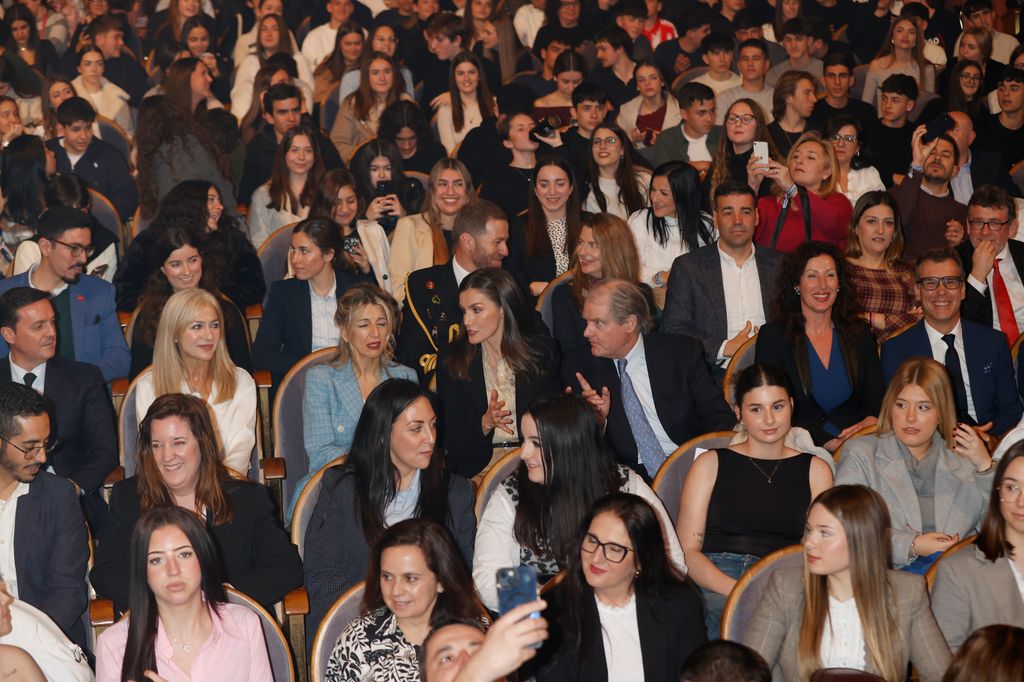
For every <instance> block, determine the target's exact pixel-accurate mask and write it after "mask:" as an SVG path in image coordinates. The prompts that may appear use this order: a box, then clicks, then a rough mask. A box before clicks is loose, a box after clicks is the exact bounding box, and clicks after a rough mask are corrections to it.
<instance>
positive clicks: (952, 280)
mask: <svg viewBox="0 0 1024 682" xmlns="http://www.w3.org/2000/svg"><path fill="white" fill-rule="evenodd" d="M940 282H941V283H942V286H943V287H945V288H946V289H959V288H960V287H962V286H963V285H964V280H963V278H962V277H960V276H959V275H949V276H948V277H921V278H920V279H918V280H917V283H918V284H919V285H921V288H922V289H924V290H925V291H935V290H936V289H938V288H939V283H940Z"/></svg>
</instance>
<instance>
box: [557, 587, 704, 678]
mask: <svg viewBox="0 0 1024 682" xmlns="http://www.w3.org/2000/svg"><path fill="white" fill-rule="evenodd" d="M560 593H564V589H562V588H556V589H555V590H553V591H552V593H551V594H550V595H548V596H546V597H545V599H547V600H548V602H549V603H550V604H552V605H553V608H551V609H549V612H550V613H552V614H558V613H561V612H562V609H559V608H557V605H558V602H559V600H560V599H564V598H566V597H567V595H564V594H560ZM594 608H595V610H596V606H595V607H594ZM594 615H595V617H596V615H597V614H594ZM636 621H637V629H638V630H639V635H640V654H641V657H642V659H643V666H644V669H643V674H644V680H645V682H678V680H679V672H680V670H681V669H682V667H683V663H685V662H686V659H687V658H688V657H689V655H690V654H691V653H693V651H694V650H695V649H696V648H697V647H699V646H701V645H702V644H704V643H705V642H706V641H707V634H706V632H705V629H704V606H703V603H702V600H701V597H700V595H699V594H698V593H697V589H696V588H695V587H693V586H692V585H691V584H690V583H683V584H680V585H674V586H672V587H670V588H669V589H667V590H666V591H664V592H663V593H662V594H659V595H657V596H654V595H649V594H646V593H645V592H642V591H637V593H636ZM566 625H568V626H569V627H578V624H575V623H573V624H562V623H561V622H559V621H558V616H554V623H553V624H552V629H551V633H552V634H551V639H550V640H549V641H548V643H547V644H545V645H544V649H543V650H542V651H541V653H540V656H539V658H540V662H539V663H538V665H540V666H542V669H541V670H540V672H539V673H538V674H537V680H538V682H576V681H577V680H578V681H579V682H609V680H608V664H607V660H606V655H605V651H604V641H603V637H602V636H601V634H600V632H598V633H597V635H596V636H595V637H593V638H592V639H591V641H590V642H589V643H588V644H589V646H588V648H587V655H586V656H585V657H584V659H583V661H582V662H578V661H577V651H576V649H575V648H571V650H570V647H567V646H565V645H564V642H565V638H566V630H565V627H566ZM611 682H618V681H615V680H613V681H611Z"/></svg>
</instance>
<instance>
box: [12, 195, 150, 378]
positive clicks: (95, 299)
mask: <svg viewBox="0 0 1024 682" xmlns="http://www.w3.org/2000/svg"><path fill="white" fill-rule="evenodd" d="M91 225H92V220H91V218H89V216H88V215H87V214H85V213H83V212H82V211H79V210H78V209H74V208H68V207H66V206H54V207H53V208H50V209H48V210H46V211H45V212H44V213H43V214H42V216H40V218H39V226H38V228H37V232H36V238H37V240H38V250H39V263H38V264H37V265H33V266H32V267H30V268H29V269H28V270H26V271H25V272H22V273H21V274H20V275H15V276H14V277H9V278H8V279H5V280H2V281H0V294H2V293H4V292H5V291H8V290H9V289H13V288H15V287H32V288H33V289H39V290H41V291H44V292H47V293H48V294H49V295H50V296H52V297H53V307H54V309H55V310H56V312H57V327H58V331H59V334H58V337H57V347H56V348H55V350H56V352H57V354H58V355H60V356H61V357H63V358H66V359H68V360H77V361H78V362H83V363H89V364H90V365H95V366H96V367H98V368H99V370H100V372H101V373H102V374H103V379H104V381H112V380H113V379H116V378H117V377H123V376H127V375H128V368H129V365H130V364H131V354H130V353H129V352H128V344H127V343H125V340H124V333H123V332H122V331H121V324H120V323H119V322H118V321H117V312H116V311H115V309H114V286H113V285H112V284H110V283H109V282H105V281H103V280H102V279H99V278H98V277H93V276H91V275H86V274H83V273H84V271H85V265H86V261H88V259H89V256H90V255H91V254H92V253H93V250H94V249H93V240H92V227H91ZM7 350H8V349H7V344H6V343H4V342H2V341H0V355H3V354H5V353H7Z"/></svg>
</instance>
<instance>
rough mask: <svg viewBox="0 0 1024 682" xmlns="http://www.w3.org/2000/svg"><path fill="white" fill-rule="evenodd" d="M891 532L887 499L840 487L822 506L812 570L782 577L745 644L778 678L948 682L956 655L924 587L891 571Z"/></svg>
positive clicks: (774, 581)
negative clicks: (818, 674)
mask: <svg viewBox="0 0 1024 682" xmlns="http://www.w3.org/2000/svg"><path fill="white" fill-rule="evenodd" d="M889 508H890V509H891V508H892V507H891V505H890V507H889ZM889 526H890V522H889V514H888V512H887V511H886V504H885V501H884V500H883V499H882V497H881V496H880V495H879V494H878V493H876V492H875V491H873V490H871V489H870V488H867V487H865V486H861V485H840V486H836V487H835V488H831V489H829V490H826V491H825V492H823V493H821V494H820V495H818V496H817V497H816V498H815V499H814V501H813V502H812V503H811V507H810V511H809V512H808V513H807V522H806V524H805V525H804V537H803V546H804V565H803V567H802V568H780V569H778V570H776V571H774V572H773V573H772V575H771V577H770V578H769V579H768V586H767V588H766V590H765V594H764V597H763V598H762V599H761V602H760V603H759V604H758V606H757V610H756V611H754V616H753V618H752V619H751V621H750V626H749V627H748V628H747V631H746V633H745V634H744V636H743V643H744V644H746V645H747V646H749V647H751V648H752V649H754V650H755V651H757V652H758V653H760V654H761V655H762V656H763V657H764V659H765V660H766V661H767V662H768V665H769V666H771V667H772V679H773V680H775V681H776V682H783V681H785V682H807V681H808V680H810V678H811V675H812V674H813V673H814V672H815V671H816V670H819V669H821V668H852V669H855V670H863V671H865V672H869V673H873V674H875V675H878V676H879V677H881V678H882V679H884V680H886V682H901V681H902V680H904V679H906V676H907V664H908V663H913V665H914V668H915V670H916V671H917V673H918V675H919V677H920V679H921V681H922V682H939V680H940V679H941V678H942V673H943V671H944V670H945V669H946V666H947V665H948V664H949V660H950V655H949V649H948V648H947V647H946V642H945V641H944V640H943V639H942V633H941V632H940V631H939V626H938V624H937V623H936V622H935V616H933V615H932V612H931V609H930V608H929V606H928V593H927V592H926V590H925V585H924V580H922V579H921V578H920V576H915V575H908V574H906V573H901V572H899V571H893V570H890V569H888V567H887V566H888V565H887V561H886V556H887V553H888V546H887V543H886V538H887V535H888V528H889Z"/></svg>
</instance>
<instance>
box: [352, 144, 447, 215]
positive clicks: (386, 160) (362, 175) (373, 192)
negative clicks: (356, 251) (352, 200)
mask: <svg viewBox="0 0 1024 682" xmlns="http://www.w3.org/2000/svg"><path fill="white" fill-rule="evenodd" d="M442 156H444V154H442ZM404 166H405V162H404V161H403V160H402V155H401V154H400V153H399V151H398V148H397V147H396V146H395V145H394V144H393V143H392V142H390V141H389V140H387V139H386V138H382V137H380V136H379V135H378V136H377V137H376V138H375V139H373V140H370V141H368V142H366V143H365V144H363V145H362V146H361V147H359V149H357V150H356V153H355V154H353V155H352V160H351V162H349V164H348V167H349V170H351V171H352V174H353V175H354V176H355V179H356V193H357V194H358V195H359V199H360V201H361V202H362V205H363V208H362V209H361V210H360V212H359V215H360V216H361V217H365V218H366V219H367V220H369V221H371V222H376V223H379V224H380V226H381V227H382V228H384V231H385V232H386V233H387V234H389V235H390V234H391V233H392V232H394V231H395V227H396V226H397V225H398V220H399V219H400V218H403V217H405V216H406V215H409V213H410V212H414V211H417V210H419V209H420V207H422V206H423V196H424V192H423V185H422V184H421V183H420V182H419V181H418V180H413V179H412V178H409V177H407V176H406V175H405V171H404ZM378 183H384V184H383V185H379V184H378Z"/></svg>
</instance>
